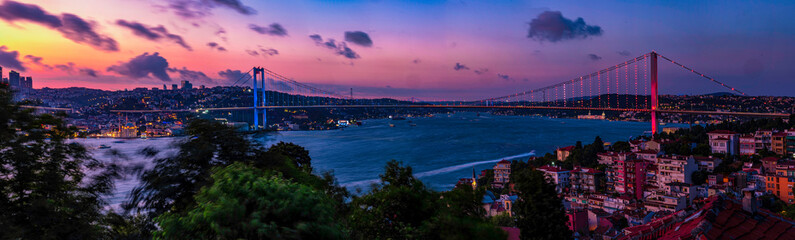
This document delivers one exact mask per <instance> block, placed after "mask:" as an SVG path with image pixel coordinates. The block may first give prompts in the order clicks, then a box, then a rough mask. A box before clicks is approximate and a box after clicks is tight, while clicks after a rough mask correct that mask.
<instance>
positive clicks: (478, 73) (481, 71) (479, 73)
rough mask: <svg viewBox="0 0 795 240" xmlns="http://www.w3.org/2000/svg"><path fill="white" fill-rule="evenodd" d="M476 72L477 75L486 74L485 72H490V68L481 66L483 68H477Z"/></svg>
mask: <svg viewBox="0 0 795 240" xmlns="http://www.w3.org/2000/svg"><path fill="white" fill-rule="evenodd" d="M474 72H475V73H476V74H477V75H481V74H484V73H487V72H489V69H488V68H481V69H478V70H475V71H474Z"/></svg>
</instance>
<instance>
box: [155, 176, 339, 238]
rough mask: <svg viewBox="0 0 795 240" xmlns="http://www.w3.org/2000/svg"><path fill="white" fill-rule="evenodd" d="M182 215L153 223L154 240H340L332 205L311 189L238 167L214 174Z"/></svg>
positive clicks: (165, 217) (163, 218)
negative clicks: (154, 225) (211, 180)
mask: <svg viewBox="0 0 795 240" xmlns="http://www.w3.org/2000/svg"><path fill="white" fill-rule="evenodd" d="M212 179H213V182H212V185H210V186H209V187H206V188H202V190H201V191H200V192H199V193H198V194H197V195H196V196H195V200H196V203H197V205H196V207H195V208H193V209H189V210H188V212H187V214H184V215H183V214H180V213H179V212H169V213H166V214H164V215H161V216H160V217H157V221H158V223H159V225H160V227H161V230H159V231H157V232H156V233H155V238H156V239H341V238H342V237H341V236H342V235H341V231H340V230H339V226H338V225H337V224H336V222H335V221H334V211H335V210H334V204H333V202H332V201H331V200H330V199H328V197H326V196H325V195H324V194H323V193H321V192H318V191H316V190H314V189H312V188H310V187H307V186H304V185H301V184H297V183H292V182H290V181H287V180H283V179H280V178H278V177H277V176H272V175H271V174H268V173H266V172H265V171H262V170H260V169H256V168H253V167H250V166H248V165H245V164H242V163H234V164H232V165H229V166H227V167H224V168H216V172H215V173H213V174H212Z"/></svg>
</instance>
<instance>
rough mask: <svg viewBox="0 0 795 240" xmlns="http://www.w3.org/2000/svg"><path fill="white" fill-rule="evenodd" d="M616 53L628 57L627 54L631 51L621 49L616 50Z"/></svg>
mask: <svg viewBox="0 0 795 240" xmlns="http://www.w3.org/2000/svg"><path fill="white" fill-rule="evenodd" d="M618 55H621V56H624V57H629V55H632V53H630V52H629V51H627V50H623V51H618Z"/></svg>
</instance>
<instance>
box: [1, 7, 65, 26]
mask: <svg viewBox="0 0 795 240" xmlns="http://www.w3.org/2000/svg"><path fill="white" fill-rule="evenodd" d="M0 18H2V19H3V20H6V21H8V22H14V21H17V20H23V21H31V22H35V23H39V24H42V25H45V26H48V27H50V28H59V27H61V25H62V23H61V19H60V18H58V17H57V16H55V15H52V14H50V13H48V12H46V11H44V10H43V9H41V8H40V7H39V6H36V5H33V4H24V3H18V2H14V1H5V2H3V4H2V5H0Z"/></svg>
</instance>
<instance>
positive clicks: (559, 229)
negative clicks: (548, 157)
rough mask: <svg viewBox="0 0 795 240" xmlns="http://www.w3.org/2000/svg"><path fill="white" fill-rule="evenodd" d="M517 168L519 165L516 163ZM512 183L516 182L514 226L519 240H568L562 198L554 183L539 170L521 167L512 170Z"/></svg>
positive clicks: (568, 233)
mask: <svg viewBox="0 0 795 240" xmlns="http://www.w3.org/2000/svg"><path fill="white" fill-rule="evenodd" d="M516 166H517V167H521V166H519V165H518V164H517V165H516ZM511 173H512V174H511V182H512V183H514V184H516V190H517V191H518V192H519V201H517V202H516V203H515V204H514V212H515V214H516V226H517V227H518V228H519V229H520V230H521V231H522V234H521V238H522V239H569V238H571V236H572V232H571V231H570V230H569V229H568V227H567V226H566V221H567V219H566V215H565V213H564V211H563V203H562V199H561V198H560V197H558V195H557V192H556V191H555V186H554V185H553V184H551V183H549V182H548V180H547V178H546V177H545V176H544V174H543V173H542V172H541V171H538V170H535V169H533V168H529V167H524V168H517V169H511Z"/></svg>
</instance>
